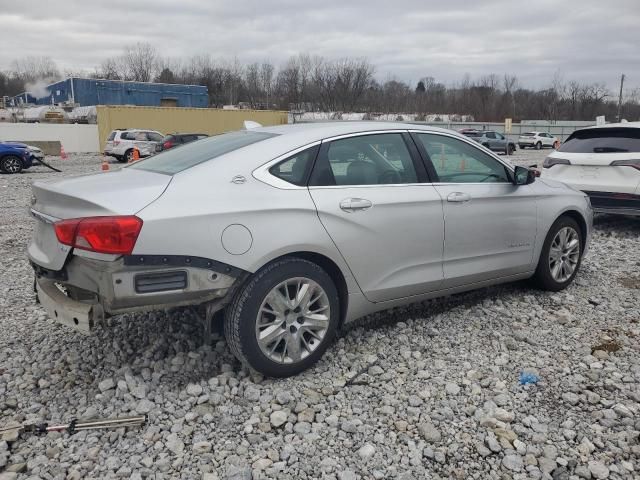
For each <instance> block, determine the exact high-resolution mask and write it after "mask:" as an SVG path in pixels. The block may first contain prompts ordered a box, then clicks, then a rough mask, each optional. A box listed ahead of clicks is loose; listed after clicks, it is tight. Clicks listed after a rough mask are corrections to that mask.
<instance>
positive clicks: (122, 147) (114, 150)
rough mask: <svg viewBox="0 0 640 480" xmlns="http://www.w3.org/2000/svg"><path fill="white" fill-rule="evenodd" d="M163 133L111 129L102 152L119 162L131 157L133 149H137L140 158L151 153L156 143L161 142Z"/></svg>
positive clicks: (153, 151) (128, 159)
mask: <svg viewBox="0 0 640 480" xmlns="http://www.w3.org/2000/svg"><path fill="white" fill-rule="evenodd" d="M163 138H164V135H162V134H161V133H160V132H156V131H155V130H138V129H129V130H113V131H112V132H111V133H110V134H109V136H108V137H107V143H106V145H105V147H104V154H105V155H108V156H110V157H114V158H116V159H117V160H118V161H119V162H129V161H131V160H132V159H133V155H134V153H133V150H134V149H135V148H137V149H138V153H139V155H140V158H144V157H148V156H150V155H153V154H154V153H155V151H156V145H157V144H158V143H160V142H162V139H163Z"/></svg>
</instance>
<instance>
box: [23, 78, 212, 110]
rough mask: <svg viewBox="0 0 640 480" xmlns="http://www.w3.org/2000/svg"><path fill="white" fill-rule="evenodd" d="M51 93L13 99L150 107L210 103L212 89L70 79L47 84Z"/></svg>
mask: <svg viewBox="0 0 640 480" xmlns="http://www.w3.org/2000/svg"><path fill="white" fill-rule="evenodd" d="M46 89H47V92H48V95H45V96H43V97H38V98H36V97H35V96H34V95H33V94H32V93H30V92H24V93H21V94H20V95H17V96H15V97H14V98H13V103H14V105H15V106H19V105H22V104H27V103H30V104H35V105H51V104H55V105H59V104H75V105H80V106H82V107H84V106H90V105H140V106H150V107H199V108H205V107H208V106H209V92H208V90H207V87H204V86H201V85H179V84H168V83H145V82H127V81H122V80H96V79H91V78H76V77H72V78H67V79H65V80H61V81H59V82H56V83H52V84H51V85H48V86H47V87H46Z"/></svg>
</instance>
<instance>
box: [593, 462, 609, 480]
mask: <svg viewBox="0 0 640 480" xmlns="http://www.w3.org/2000/svg"><path fill="white" fill-rule="evenodd" d="M589 471H590V472H591V475H592V476H593V478H597V479H603V478H608V477H609V469H608V468H607V467H606V465H605V464H604V463H602V462H598V461H595V460H592V461H590V462H589Z"/></svg>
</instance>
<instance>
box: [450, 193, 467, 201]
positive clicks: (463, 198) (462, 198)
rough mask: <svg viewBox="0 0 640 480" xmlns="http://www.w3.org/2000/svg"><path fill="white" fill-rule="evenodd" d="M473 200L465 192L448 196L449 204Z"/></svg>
mask: <svg viewBox="0 0 640 480" xmlns="http://www.w3.org/2000/svg"><path fill="white" fill-rule="evenodd" d="M469 200H471V195H469V194H468V193H463V192H451V193H450V194H449V195H448V196H447V202H455V203H463V202H468V201H469Z"/></svg>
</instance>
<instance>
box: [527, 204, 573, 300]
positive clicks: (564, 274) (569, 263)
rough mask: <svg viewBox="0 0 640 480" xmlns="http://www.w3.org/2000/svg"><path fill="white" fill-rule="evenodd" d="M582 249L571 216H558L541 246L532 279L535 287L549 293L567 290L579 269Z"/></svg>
mask: <svg viewBox="0 0 640 480" xmlns="http://www.w3.org/2000/svg"><path fill="white" fill-rule="evenodd" d="M574 242H577V243H574ZM583 250H584V239H583V238H582V234H581V231H580V226H579V225H578V223H577V222H576V221H575V220H574V219H573V218H571V217H567V216H563V217H560V218H559V219H558V220H556V221H555V223H554V224H553V225H552V226H551V228H550V229H549V232H548V233H547V238H546V239H545V241H544V244H543V246H542V252H541V253H540V259H539V260H538V267H537V268H536V273H535V275H534V277H533V278H534V281H535V282H536V284H537V285H538V286H539V287H540V288H542V289H543V290H550V291H552V292H557V291H559V290H564V289H565V288H567V287H568V286H569V285H570V284H571V282H573V279H574V278H575V276H576V274H577V273H578V270H579V269H580V264H581V262H582V251H583Z"/></svg>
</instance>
